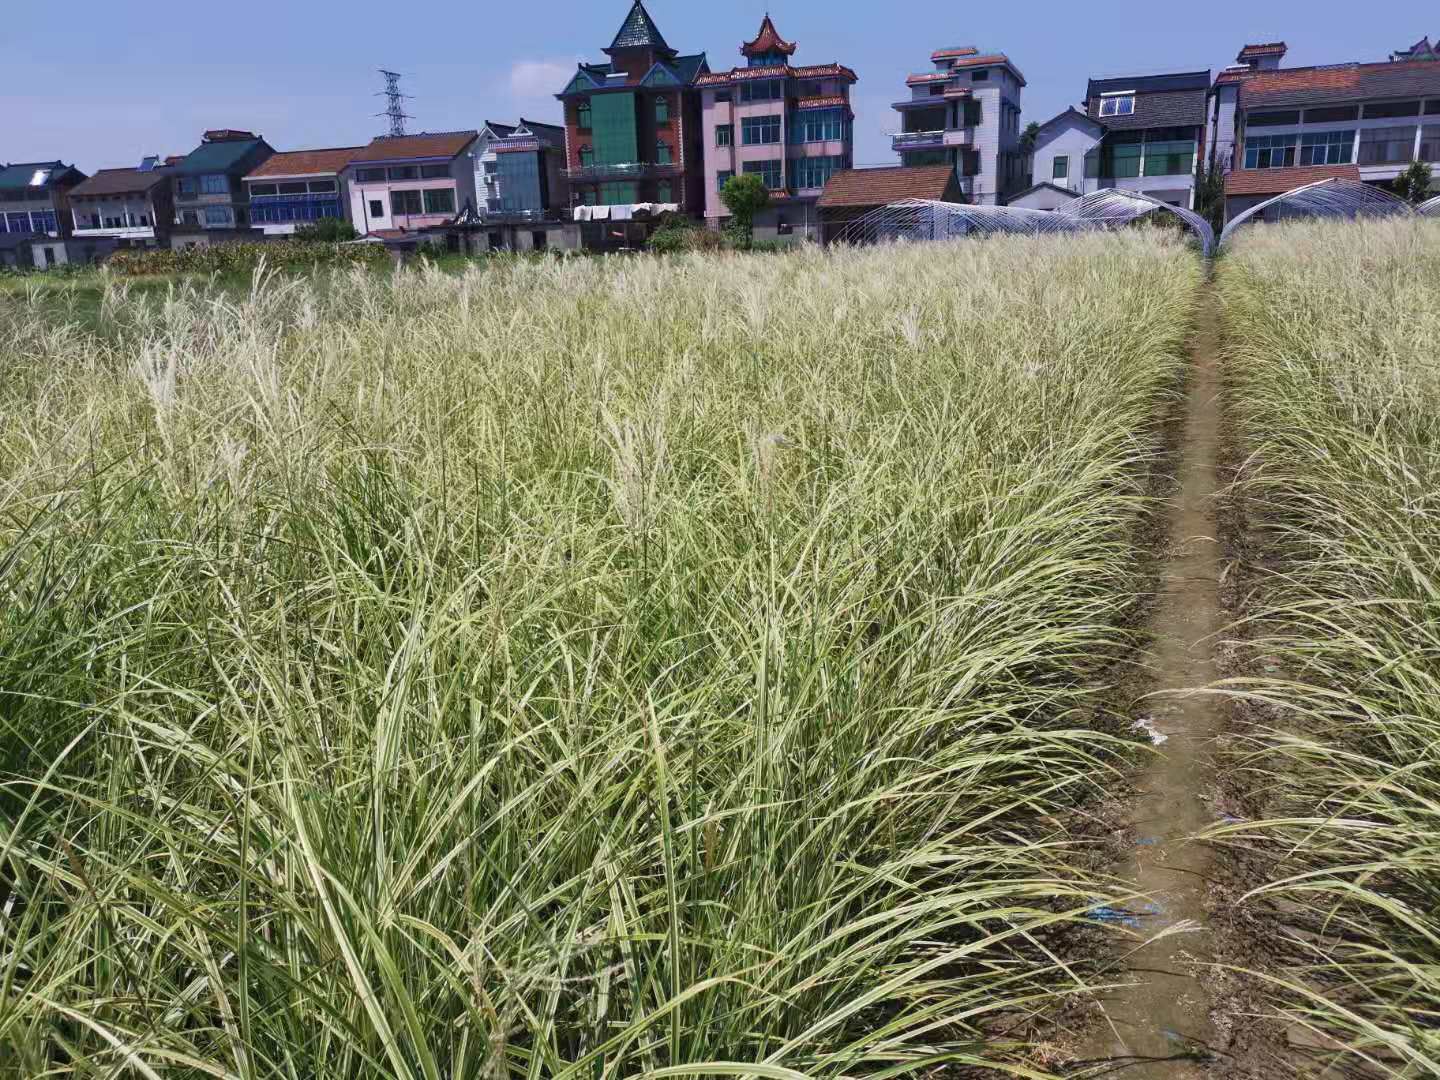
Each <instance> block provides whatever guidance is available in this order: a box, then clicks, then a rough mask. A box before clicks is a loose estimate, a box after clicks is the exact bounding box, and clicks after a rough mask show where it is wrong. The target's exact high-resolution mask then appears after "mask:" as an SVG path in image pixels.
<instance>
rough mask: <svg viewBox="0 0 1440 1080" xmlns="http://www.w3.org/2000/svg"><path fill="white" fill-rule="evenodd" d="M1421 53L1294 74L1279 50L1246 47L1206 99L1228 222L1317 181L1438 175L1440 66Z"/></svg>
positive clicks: (1420, 46)
mask: <svg viewBox="0 0 1440 1080" xmlns="http://www.w3.org/2000/svg"><path fill="white" fill-rule="evenodd" d="M1426 46H1428V40H1427V41H1422V42H1419V43H1417V45H1416V46H1415V47H1413V48H1412V49H1408V50H1403V51H1401V52H1398V53H1396V54H1394V55H1395V56H1396V59H1393V60H1386V61H1381V62H1379V63H1346V64H1328V65H1325V66H1322V67H1297V68H1285V67H1282V66H1281V63H1282V61H1283V60H1284V58H1285V54H1286V52H1287V48H1286V45H1285V43H1284V42H1273V43H1268V44H1263V45H1247V46H1245V48H1244V49H1242V50H1241V51H1240V54H1239V56H1238V57H1237V58H1236V59H1237V63H1236V65H1235V66H1233V67H1228V68H1226V69H1225V70H1224V71H1222V72H1221V73H1220V74H1219V75H1218V76H1217V77H1216V79H1215V84H1214V87H1213V89H1212V91H1211V101H1210V118H1209V126H1210V132H1211V146H1212V148H1213V156H1212V158H1211V160H1212V163H1213V165H1214V167H1216V168H1218V169H1220V170H1221V171H1223V172H1225V173H1226V174H1227V175H1226V177H1225V213H1226V216H1227V217H1233V216H1234V215H1235V214H1237V213H1240V212H1241V211H1243V210H1246V209H1248V208H1249V207H1251V206H1254V205H1256V204H1258V203H1261V202H1264V201H1265V200H1266V199H1269V198H1271V197H1272V196H1275V195H1279V194H1283V193H1284V192H1286V191H1290V190H1291V189H1293V188H1297V187H1300V186H1302V185H1304V184H1308V183H1312V182H1314V181H1317V180H1326V179H1330V178H1334V177H1340V178H1344V179H1350V180H1360V181H1364V182H1365V183H1368V184H1377V185H1388V184H1389V183H1390V182H1391V181H1393V180H1394V179H1395V178H1396V177H1398V176H1399V175H1400V173H1401V172H1403V171H1404V170H1405V169H1406V168H1408V167H1409V166H1410V165H1411V163H1413V162H1416V161H1420V162H1425V163H1426V164H1428V165H1430V167H1431V172H1432V175H1440V63H1437V62H1436V61H1435V60H1433V59H1428V58H1427V59H1412V58H1411V57H1412V56H1414V55H1415V54H1417V53H1422V54H1423V53H1424V52H1426V51H1427V49H1426V48H1425V47H1426Z"/></svg>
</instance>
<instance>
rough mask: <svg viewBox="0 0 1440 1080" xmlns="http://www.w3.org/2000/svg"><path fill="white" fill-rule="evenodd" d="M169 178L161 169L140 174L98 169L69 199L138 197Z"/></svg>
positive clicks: (76, 188) (125, 170) (130, 171)
mask: <svg viewBox="0 0 1440 1080" xmlns="http://www.w3.org/2000/svg"><path fill="white" fill-rule="evenodd" d="M169 178H170V174H169V173H167V172H165V171H163V170H161V169H150V170H148V171H146V172H141V171H140V170H139V169H99V170H97V171H96V173H95V175H94V176H92V177H90V179H89V180H86V181H85V182H84V183H83V184H80V185H78V186H77V187H75V188H74V189H73V190H72V191H71V192H70V196H71V198H75V199H85V198H92V199H93V198H97V197H99V196H101V195H138V194H141V193H143V192H146V191H149V190H150V189H151V188H153V187H154V186H155V185H156V184H159V183H162V182H164V181H165V180H168V179H169Z"/></svg>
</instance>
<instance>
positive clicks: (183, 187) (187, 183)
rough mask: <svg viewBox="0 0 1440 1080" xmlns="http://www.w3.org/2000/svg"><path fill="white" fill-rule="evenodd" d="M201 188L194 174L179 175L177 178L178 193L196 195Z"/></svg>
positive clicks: (176, 187) (176, 189)
mask: <svg viewBox="0 0 1440 1080" xmlns="http://www.w3.org/2000/svg"><path fill="white" fill-rule="evenodd" d="M199 190H200V189H199V187H198V186H197V185H196V183H195V178H194V177H193V176H177V177H176V178H175V193H176V194H177V195H194V194H195V193H196V192H197V191H199Z"/></svg>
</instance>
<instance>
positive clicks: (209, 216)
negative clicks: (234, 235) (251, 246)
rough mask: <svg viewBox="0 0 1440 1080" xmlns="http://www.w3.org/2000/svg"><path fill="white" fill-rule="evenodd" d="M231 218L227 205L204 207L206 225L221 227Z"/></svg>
mask: <svg viewBox="0 0 1440 1080" xmlns="http://www.w3.org/2000/svg"><path fill="white" fill-rule="evenodd" d="M232 220H233V219H232V218H231V217H230V208H229V207H228V206H207V207H206V208H205V224H206V225H208V226H211V227H216V226H218V227H221V228H223V227H224V226H226V225H229V224H230V223H231V221H232Z"/></svg>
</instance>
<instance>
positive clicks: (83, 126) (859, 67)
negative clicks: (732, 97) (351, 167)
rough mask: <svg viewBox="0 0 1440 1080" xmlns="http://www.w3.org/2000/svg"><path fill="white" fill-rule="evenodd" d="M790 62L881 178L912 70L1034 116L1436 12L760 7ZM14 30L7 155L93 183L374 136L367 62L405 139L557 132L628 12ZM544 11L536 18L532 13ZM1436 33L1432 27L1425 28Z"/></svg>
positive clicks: (1365, 46) (322, 7) (355, 16)
mask: <svg viewBox="0 0 1440 1080" xmlns="http://www.w3.org/2000/svg"><path fill="white" fill-rule="evenodd" d="M647 6H648V7H649V9H650V12H651V14H652V15H653V16H654V17H655V21H656V22H657V23H658V24H659V26H660V29H661V31H662V32H663V33H664V34H665V36H666V38H667V39H668V41H669V42H670V44H671V45H672V46H673V47H675V48H677V49H680V50H681V51H682V52H699V51H703V52H706V53H708V54H709V58H710V65H711V67H712V68H722V67H729V66H731V65H732V64H734V63H737V62H739V56H738V53H737V49H738V47H739V43H740V41H741V40H743V39H745V38H747V37H749V36H751V35H752V34H753V33H754V31H755V29H756V27H757V25H758V24H759V22H760V17H761V16H762V15H763V14H764V12H765V10H766V6H767V5H766V0H753V2H752V0H738V2H734V3H720V4H714V3H710V4H706V3H696V2H695V0H647ZM768 6H769V10H770V12H771V14H772V16H773V17H774V18H775V20H776V23H777V25H778V26H779V29H780V32H781V33H782V34H784V35H786V36H787V37H789V38H791V39H792V40H795V41H797V42H798V43H799V45H800V51H799V52H798V53H797V54H796V58H795V59H796V62H797V63H815V64H818V63H827V62H830V61H836V60H838V61H840V62H841V63H845V64H848V65H850V66H851V67H852V68H854V69H855V70H856V72H857V73H858V74H859V76H860V82H859V84H858V85H857V86H856V87H855V89H854V101H855V110H856V114H857V115H856V153H855V157H856V160H857V161H858V162H860V163H862V164H880V163H886V162H892V161H894V155H893V154H892V153H891V152H890V148H889V140H888V139H887V138H886V136H885V133H886V132H889V131H892V130H894V127H895V115H896V114H895V113H894V112H892V111H891V110H890V108H889V104H890V102H892V101H896V100H899V99H900V98H902V97H903V96H904V95H905V86H904V80H905V75H906V73H907V72H910V71H923V70H926V69H927V68H928V66H929V63H928V57H929V55H930V52H931V51H932V50H933V49H936V48H940V47H943V46H951V45H976V46H979V47H980V48H982V49H987V50H988V49H995V50H999V51H1002V52H1005V53H1007V54H1009V56H1010V58H1011V59H1012V60H1013V61H1014V62H1015V63H1016V64H1017V65H1018V66H1019V67H1020V69H1021V70H1022V71H1023V72H1024V73H1025V76H1026V78H1027V80H1028V81H1029V86H1028V88H1027V89H1026V91H1025V96H1024V100H1023V104H1024V110H1025V120H1026V121H1027V122H1028V121H1030V120H1042V121H1043V120H1045V119H1047V118H1048V117H1050V116H1052V115H1054V114H1055V113H1057V112H1059V111H1060V110H1061V109H1063V108H1064V107H1065V106H1066V105H1068V104H1071V103H1073V102H1076V101H1078V100H1079V99H1080V98H1081V97H1082V96H1083V94H1084V89H1085V80H1086V78H1087V77H1089V76H1091V75H1095V76H1103V75H1124V74H1144V73H1151V72H1159V71H1194V70H1199V69H1202V68H1207V67H1208V68H1211V69H1212V70H1218V69H1219V68H1221V67H1223V66H1224V65H1225V64H1227V63H1230V62H1232V60H1233V59H1234V56H1235V53H1236V52H1237V51H1238V49H1239V48H1240V46H1241V45H1242V44H1244V43H1245V42H1248V41H1276V40H1282V39H1283V40H1285V41H1287V42H1288V43H1289V44H1290V55H1289V56H1288V57H1287V58H1286V64H1287V65H1289V64H1315V63H1335V62H1338V61H1342V60H1354V59H1359V60H1383V59H1385V58H1386V57H1387V56H1388V55H1389V53H1390V52H1391V51H1392V50H1394V49H1399V48H1403V47H1406V46H1408V45H1410V44H1411V43H1412V42H1414V41H1416V40H1417V39H1419V38H1420V37H1421V36H1422V35H1424V34H1427V33H1428V34H1430V35H1432V36H1434V35H1436V34H1440V11H1437V10H1436V9H1434V8H1431V9H1430V11H1431V14H1430V16H1429V18H1428V20H1427V19H1426V18H1424V17H1422V14H1421V13H1422V7H1423V5H1420V4H1413V5H1410V4H1373V5H1367V7H1366V9H1365V10H1366V17H1365V18H1364V19H1363V20H1357V19H1356V18H1355V17H1354V13H1355V11H1356V8H1355V6H1354V5H1353V4H1346V5H1344V6H1343V7H1342V6H1341V5H1340V4H1338V3H1336V2H1335V0H1310V2H1300V0H1282V2H1277V0H1211V2H1210V3H1208V4H1205V5H1201V6H1200V7H1198V8H1193V9H1192V10H1196V11H1203V15H1200V16H1198V17H1195V18H1190V19H1186V18H1183V17H1182V16H1181V15H1180V13H1179V11H1178V10H1176V11H1175V13H1174V14H1167V13H1166V12H1165V9H1164V8H1163V7H1159V6H1152V7H1150V8H1149V10H1150V11H1153V12H1156V14H1155V16H1154V17H1153V19H1151V21H1149V22H1147V21H1146V20H1145V19H1144V18H1137V17H1136V16H1135V15H1132V14H1130V12H1132V11H1140V12H1144V11H1145V10H1146V6H1145V5H1140V6H1139V7H1138V8H1137V7H1127V6H1118V7H1117V6H1111V7H1109V8H1108V9H1107V8H1105V7H1104V6H1100V7H1097V6H1095V5H1091V4H1076V3H1063V4H1059V3H1034V2H1030V3H1010V4H983V5H974V6H970V5H963V4H958V3H954V2H953V0H951V2H942V0H884V2H881V3H875V2H867V3H857V2H855V0H769V5H768ZM13 7H14V10H11V11H8V12H7V13H6V16H5V28H6V32H5V36H6V38H7V39H8V40H7V41H6V45H7V46H8V47H7V48H6V50H5V53H6V63H5V66H6V69H7V72H6V74H7V78H6V79H5V80H4V85H3V92H0V160H3V161H32V160H46V159H53V158H62V159H64V160H66V161H73V162H74V163H75V164H77V165H78V166H79V167H80V168H82V169H84V170H86V171H87V172H90V171H93V170H95V169H97V168H101V167H106V166H117V165H130V164H132V163H137V162H138V161H139V160H140V158H141V157H142V156H143V155H145V154H172V153H185V152H187V151H189V150H190V149H192V148H193V147H194V145H195V144H196V142H198V140H199V137H200V132H201V131H203V130H204V129H205V128H207V127H238V128H248V129H250V130H253V131H258V132H260V133H262V134H263V135H264V136H265V137H266V138H267V139H268V140H269V141H270V143H271V144H272V145H273V146H275V147H276V148H277V149H299V148H304V147H316V146H344V145H351V144H359V143H364V142H366V141H367V140H368V139H369V138H370V137H371V136H373V135H376V134H379V133H380V132H381V131H382V130H383V123H382V121H380V120H377V119H375V118H373V116H372V115H371V114H373V113H375V112H377V111H379V109H380V107H381V104H382V103H381V101H380V99H379V98H377V97H374V96H373V95H374V93H375V91H376V90H378V89H379V83H380V79H379V76H378V75H377V74H376V69H377V68H379V67H390V68H394V69H396V70H398V71H402V72H404V73H406V75H407V78H406V80H405V85H406V88H407V89H408V90H409V92H410V93H411V94H413V95H414V100H413V101H411V102H409V103H408V108H409V111H410V112H411V113H412V114H413V115H414V117H415V119H414V121H413V122H412V130H421V129H424V130H430V131H439V130H452V129H459V128H474V127H478V126H480V124H481V123H482V122H484V121H485V120H487V119H493V120H506V119H513V118H514V117H515V116H517V115H521V114H523V115H525V116H528V117H531V118H533V119H537V120H552V121H554V120H556V119H557V118H558V116H559V103H558V102H557V101H555V99H554V97H553V96H552V95H553V94H554V93H555V91H557V90H559V89H560V88H561V86H562V85H563V84H564V83H565V81H566V79H567V78H568V74H569V72H571V71H573V69H574V64H575V61H576V60H577V59H579V58H586V59H592V60H596V59H603V55H602V54H601V52H600V50H601V49H602V48H603V47H604V46H606V45H608V44H609V43H610V39H611V37H612V36H613V35H614V32H615V30H616V29H617V27H618V26H619V24H620V22H621V21H622V20H623V18H624V16H625V13H626V12H627V11H628V10H629V0H586V2H585V3H579V2H575V0H560V2H558V3H554V4H547V5H541V4H535V5H533V6H532V5H529V4H525V3H516V2H514V0H503V2H502V0H480V2H478V3H476V2H474V0H465V2H461V0H429V2H427V3H423V4H418V3H417V4H409V3H405V2H400V3H397V2H396V0H385V2H383V3H382V2H376V0H352V2H350V3H346V4H340V3H336V2H334V0H320V2H313V0H312V2H309V3H307V2H303V0H299V2H297V0H288V2H284V3H282V2H276V0H246V2H244V3H241V4H238V5H231V4H213V3H209V4H207V3H199V4H197V3H194V2H193V0H185V2H181V0H146V2H145V3H144V4H141V3H137V2H135V0H121V2H120V3H118V4H117V3H115V2H114V0H105V2H103V3H102V2H100V0H68V2H67V3H66V4H65V5H64V7H63V9H61V10H63V17H61V16H58V15H57V9H55V8H54V7H52V6H50V5H46V4H39V3H22V4H16V5H13ZM542 16H543V17H542ZM1427 21H1428V23H1429V25H1427Z"/></svg>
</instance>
